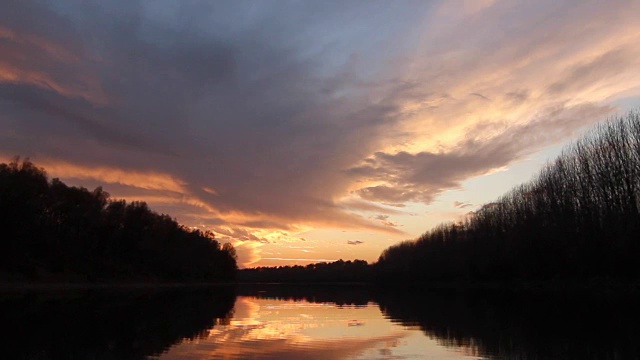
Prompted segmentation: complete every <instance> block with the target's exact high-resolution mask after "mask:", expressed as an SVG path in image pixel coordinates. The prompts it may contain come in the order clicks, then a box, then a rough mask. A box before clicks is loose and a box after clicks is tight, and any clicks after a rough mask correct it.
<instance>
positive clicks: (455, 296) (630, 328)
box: [377, 291, 640, 359]
mask: <svg viewBox="0 0 640 360" xmlns="http://www.w3.org/2000/svg"><path fill="white" fill-rule="evenodd" d="M377 300H378V301H379V305H380V309H381V310H382V311H383V313H384V314H385V315H386V316H388V317H389V318H390V319H391V320H392V321H396V322H400V323H402V324H404V325H410V326H419V327H420V329H422V330H423V331H424V333H425V334H426V335H427V336H429V337H433V338H436V339H438V340H439V341H440V343H441V344H443V345H445V346H454V347H458V346H471V347H473V348H475V349H476V350H477V351H478V352H479V353H480V354H481V355H483V356H487V357H489V358H496V359H637V358H640V330H639V329H638V327H637V324H638V323H639V320H640V311H639V310H638V309H637V303H638V296H637V294H635V295H633V296H627V295H625V296H622V295H615V296H613V295H595V294H575V293H572V294H571V295H569V294H554V296H549V294H542V293H537V294H531V293H528V294H514V293H505V292H499V293H495V292H489V291H482V292H468V291H466V292H458V291H447V292H442V291H438V292H437V293H435V292H422V293H420V292H415V291H414V292H404V293H402V292H398V291H384V292H381V293H379V294H378V296H377Z"/></svg>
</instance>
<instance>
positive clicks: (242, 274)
mask: <svg viewBox="0 0 640 360" xmlns="http://www.w3.org/2000/svg"><path fill="white" fill-rule="evenodd" d="M372 274H373V273H372V268H371V266H370V265H369V264H367V262H366V261H364V260H353V261H351V260H347V261H344V260H342V259H340V260H338V261H334V262H320V263H315V264H309V265H306V266H300V265H293V266H277V267H257V268H251V269H243V270H240V271H239V272H238V281H241V282H274V283H275V282H285V283H330V282H368V281H370V280H371V279H372Z"/></svg>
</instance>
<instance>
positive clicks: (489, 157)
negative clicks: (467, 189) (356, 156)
mask: <svg viewBox="0 0 640 360" xmlns="http://www.w3.org/2000/svg"><path fill="white" fill-rule="evenodd" d="M611 111H612V108H611V107H609V106H597V105H592V104H588V105H579V106H573V107H567V106H564V105H558V106H556V107H552V108H549V109H545V110H543V111H542V112H541V113H540V114H539V115H538V117H536V118H534V119H532V120H531V121H529V122H526V123H523V124H521V125H518V126H511V127H506V128H504V129H503V130H501V131H500V132H498V133H497V135H494V136H490V137H487V138H482V137H476V135H477V134H478V133H479V132H480V131H481V130H485V129H486V128H485V126H484V125H480V126H478V127H476V128H475V129H474V128H471V129H469V130H468V132H467V133H468V134H469V135H467V137H466V138H465V139H463V140H462V141H460V142H459V143H458V144H456V145H455V146H454V147H452V148H451V149H449V150H448V151H443V152H437V153H436V152H426V151H425V152H419V153H415V154H412V153H409V152H405V151H401V152H398V153H385V152H376V153H375V154H374V155H373V156H372V157H370V158H369V159H368V161H366V162H364V163H363V164H362V165H360V166H357V167H354V168H352V169H351V170H350V172H351V174H352V175H353V176H354V177H355V178H357V179H358V180H360V181H365V180H366V181H369V182H381V183H382V184H381V185H376V186H370V187H364V188H361V189H359V190H357V191H356V192H357V193H358V194H359V195H360V196H361V197H362V198H363V199H366V200H368V201H379V202H407V201H419V202H425V203H430V202H431V201H433V199H434V198H435V196H437V195H438V194H439V193H441V192H442V191H444V190H446V189H451V188H457V187H459V186H460V184H461V182H462V181H464V180H465V179H468V178H470V177H473V176H478V175H482V174H487V173H489V172H490V171H492V170H495V169H498V168H501V167H504V166H507V165H508V164H510V163H511V162H513V161H514V160H516V159H519V158H522V157H523V156H524V155H527V154H530V153H532V152H533V151H535V150H537V149H540V148H541V147H543V146H545V145H549V144H552V143H555V142H557V141H558V140H560V139H563V138H566V137H568V136H570V135H571V134H572V133H573V132H575V131H576V130H577V129H580V128H581V127H582V126H585V125H587V124H589V123H593V122H595V121H597V120H599V119H601V118H602V117H603V116H605V115H606V114H608V113H610V112H611Z"/></svg>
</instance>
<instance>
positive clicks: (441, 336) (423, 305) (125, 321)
mask: <svg viewBox="0 0 640 360" xmlns="http://www.w3.org/2000/svg"><path fill="white" fill-rule="evenodd" d="M637 300H638V298H637V297H636V296H629V295H622V296H621V295H611V294H596V295H594V294H572V295H571V296H569V295H561V296H560V295H557V294H555V295H550V294H537V295H532V294H526V295H517V294H512V293H496V292H456V291H444V292H443V291H416V290H413V291H399V290H394V291H382V290H373V289H370V288H366V287H284V286H258V287H241V288H226V287H218V288H209V289H197V290H196V289H191V290H185V289H181V290H172V291H149V290H110V291H106V290H83V291H78V290H76V291H47V292H34V291H32V292H12V293H3V294H0V316H1V317H2V321H3V325H4V326H3V330H2V333H1V334H0V335H1V336H2V352H3V358H12V359H148V358H151V359H284V360H287V359H306V360H312V359H640V356H639V354H640V331H639V325H638V324H640V313H639V310H638V303H639V302H638V301H637Z"/></svg>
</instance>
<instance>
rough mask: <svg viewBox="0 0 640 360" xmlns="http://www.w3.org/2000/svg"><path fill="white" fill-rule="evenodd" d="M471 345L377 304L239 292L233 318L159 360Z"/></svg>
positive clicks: (374, 353) (377, 354) (332, 355)
mask: <svg viewBox="0 0 640 360" xmlns="http://www.w3.org/2000/svg"><path fill="white" fill-rule="evenodd" d="M475 353H476V352H475V351H474V350H473V349H469V348H467V347H462V348H455V349H454V348H447V347H444V346H442V345H439V344H437V343H436V341H435V340H432V339H427V338H425V337H424V335H423V333H422V332H421V331H420V330H419V329H417V328H415V327H410V326H409V327H408V326H403V325H400V324H397V323H394V322H392V321H390V320H389V319H388V318H386V317H384V316H383V314H382V313H381V311H380V309H379V307H378V305H377V304H376V303H373V302H369V303H367V304H366V305H346V306H345V305H336V304H334V303H313V302H309V301H306V300H302V301H294V300H277V299H262V298H257V297H238V299H237V300H236V303H235V306H234V313H233V319H231V321H230V322H229V324H228V325H226V326H216V327H215V328H213V329H211V330H210V331H209V332H208V336H205V337H202V338H199V339H196V340H186V341H184V342H182V343H181V344H178V345H176V346H174V347H172V348H171V349H169V350H168V351H167V352H166V353H165V354H162V355H161V356H160V357H159V358H160V359H200V358H215V359H247V358H249V359H250V358H260V359H372V358H381V359H387V358H400V359H406V358H416V357H419V358H423V357H425V356H427V357H429V356H431V357H433V356H435V357H437V358H439V359H441V358H442V359H469V358H477V356H473V354H475Z"/></svg>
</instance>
